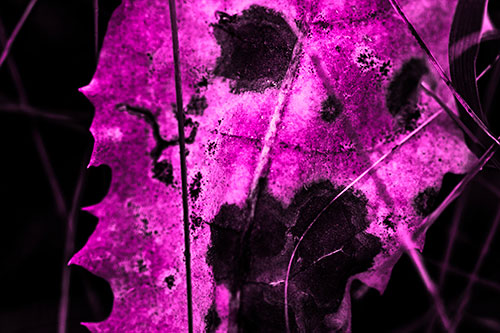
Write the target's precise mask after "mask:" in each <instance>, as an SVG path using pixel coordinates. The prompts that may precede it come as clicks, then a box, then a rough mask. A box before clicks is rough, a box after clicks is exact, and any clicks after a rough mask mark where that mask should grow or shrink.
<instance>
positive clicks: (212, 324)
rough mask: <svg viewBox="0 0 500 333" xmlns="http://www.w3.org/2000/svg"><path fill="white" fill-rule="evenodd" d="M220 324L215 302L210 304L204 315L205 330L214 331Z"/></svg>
mask: <svg viewBox="0 0 500 333" xmlns="http://www.w3.org/2000/svg"><path fill="white" fill-rule="evenodd" d="M220 324H221V320H220V317H219V314H218V313H217V309H216V308H215V304H212V306H210V308H209V309H208V312H207V314H206V315H205V332H206V333H215V332H216V330H217V328H218V327H219V325H220Z"/></svg>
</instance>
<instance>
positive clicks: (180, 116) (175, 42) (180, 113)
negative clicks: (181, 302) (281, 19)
mask: <svg viewBox="0 0 500 333" xmlns="http://www.w3.org/2000/svg"><path fill="white" fill-rule="evenodd" d="M168 7H169V10H170V24H171V28H172V47H173V53H174V70H175V97H176V101H177V124H178V128H179V152H180V155H181V156H180V159H181V179H182V208H183V213H184V248H185V249H184V256H185V257H186V290H187V310H188V331H189V333H192V332H193V299H192V290H191V252H190V250H191V249H190V247H191V244H190V239H189V207H188V188H187V168H186V153H185V150H186V144H185V139H184V109H183V105H182V86H181V72H180V65H179V36H178V34H177V15H176V12H175V0H169V1H168Z"/></svg>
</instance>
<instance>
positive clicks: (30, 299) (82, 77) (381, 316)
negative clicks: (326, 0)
mask: <svg viewBox="0 0 500 333" xmlns="http://www.w3.org/2000/svg"><path fill="white" fill-rule="evenodd" d="M96 3H97V4H98V9H97V8H96V6H95V5H96ZM119 3H120V1H119V0H106V1H97V0H72V1H67V0H66V1H64V0H39V1H34V0H1V1H0V45H1V47H0V50H1V51H3V50H4V49H5V47H6V45H8V43H7V40H8V39H9V36H11V34H12V33H13V32H14V31H16V25H17V24H18V22H19V21H20V19H21V18H22V17H23V13H25V11H26V9H27V8H31V7H30V6H31V5H34V6H33V7H32V10H31V12H30V13H29V15H28V16H26V21H25V22H24V24H23V26H22V28H21V29H20V30H19V34H18V35H17V37H16V39H15V41H14V43H12V45H11V46H12V47H11V49H10V53H9V55H8V57H7V58H6V59H5V61H4V63H3V64H1V65H0V66H1V67H0V136H1V139H0V142H1V146H2V149H1V153H2V155H1V157H0V197H1V201H0V202H1V204H0V207H1V209H2V212H1V213H2V218H1V222H0V223H1V226H2V229H1V231H0V265H1V269H0V332H7V333H10V332H57V331H58V316H61V314H60V312H59V308H60V303H61V299H63V302H64V304H65V308H66V309H67V310H68V312H67V314H64V317H67V326H66V331H67V332H88V330H87V329H86V328H85V327H83V326H81V325H80V324H79V323H80V322H82V321H85V322H89V321H101V320H104V319H105V318H106V316H107V315H109V313H110V311H111V308H112V304H113V295H112V292H111V290H110V288H109V285H108V283H107V282H106V281H105V280H103V279H100V278H98V277H96V276H94V275H92V274H90V273H89V272H87V271H85V270H84V269H82V268H80V267H77V266H70V267H69V268H66V267H67V266H66V264H65V262H67V261H68V259H69V258H70V257H71V255H72V254H73V253H75V252H76V251H78V250H79V249H80V248H81V247H82V246H83V245H84V244H85V242H86V240H87V239H88V237H89V235H90V234H91V233H92V232H93V230H94V228H95V226H96V224H97V223H98V221H97V218H95V217H94V216H92V215H90V214H88V213H86V212H82V211H80V210H79V207H82V206H87V205H90V204H94V203H97V202H99V201H100V200H101V199H102V198H103V197H104V196H105V195H106V191H107V188H108V186H109V182H110V179H111V171H110V170H109V168H107V167H105V166H102V167H99V168H91V169H88V170H87V169H86V166H87V164H88V162H89V159H90V153H91V151H92V147H93V138H92V136H91V134H90V132H89V131H88V128H89V126H90V124H91V122H92V118H93V115H94V109H93V107H92V105H91V104H90V102H89V101H88V100H87V99H86V98H85V97H84V96H83V95H82V94H81V93H79V92H78V90H77V89H78V88H80V87H82V86H84V85H86V84H87V83H88V82H89V81H90V79H91V78H92V75H93V73H94V70H95V67H96V59H97V54H98V50H99V48H100V46H101V44H102V41H103V38H104V35H105V30H106V26H107V23H108V21H109V19H110V16H111V14H112V12H113V10H114V9H115V8H116V7H117V6H118V5H119ZM488 13H489V17H490V18H491V22H492V24H493V27H494V28H498V27H500V1H497V0H495V1H490V3H489V4H488ZM96 14H98V15H97V16H98V19H97V21H96V20H95V17H96ZM478 19H480V16H477V17H476V18H474V17H472V19H470V20H471V22H472V23H471V22H468V23H467V22H465V23H464V24H465V27H467V26H468V25H474V22H477V20H478ZM467 24H468V25H467ZM465 30H467V29H465ZM96 32H97V33H96ZM8 47H9V46H8ZM499 52H500V35H499V33H498V32H497V31H493V32H491V33H490V34H488V35H487V36H484V37H483V40H482V41H481V43H480V47H479V54H478V57H477V63H476V70H477V73H481V72H482V71H483V70H484V69H485V68H487V67H488V66H489V65H490V64H493V66H491V67H490V69H489V70H488V71H487V72H486V73H485V74H484V75H483V76H482V77H481V79H480V80H478V86H479V87H478V89H479V97H480V99H479V102H480V103H481V105H482V106H483V114H481V117H482V119H483V121H485V122H486V123H487V125H488V126H489V128H490V129H491V131H492V132H494V133H496V135H497V136H498V135H499V134H500V118H499V112H498V107H499V102H500V94H499V91H498V87H499V81H500V65H498V62H497V61H496V59H497V55H498V54H499ZM465 60H467V59H465ZM0 61H1V60H0ZM462 65H463V66H465V67H464V68H465V69H460V68H462V67H463V66H462ZM467 65H468V66H469V67H467ZM460 66H462V67H460V68H459V70H458V72H457V73H456V75H455V77H454V78H453V79H454V81H457V80H460V82H462V83H463V82H465V88H464V89H465V90H467V88H468V87H469V88H470V87H471V86H470V85H471V84H472V87H474V85H473V83H471V82H469V81H470V77H467V75H466V73H467V71H468V70H470V62H469V64H468V63H467V61H464V62H463V64H462V63H461V64H460ZM462 76H463V77H462ZM473 79H474V78H473ZM467 80H469V81H467ZM474 81H475V80H474ZM457 89H458V88H457ZM469 90H470V89H469ZM464 97H467V94H466V93H465V92H464ZM462 116H463V114H462ZM462 118H463V120H464V122H465V123H466V124H467V125H470V127H471V129H472V130H473V131H474V132H476V133H477V134H478V136H479V137H480V138H481V140H484V142H485V145H486V146H489V145H490V144H491V141H487V140H486V139H485V138H483V137H481V135H480V134H479V133H480V132H478V131H477V129H473V125H472V124H471V123H470V121H468V120H467V119H468V118H467V117H462ZM468 144H470V147H471V149H472V150H473V151H474V152H475V153H476V154H478V156H479V155H481V154H482V153H484V149H483V150H482V149H481V147H478V146H477V145H474V144H473V143H471V142H468ZM497 155H498V154H497ZM494 159H496V160H498V156H495V158H494ZM498 165H499V164H498V161H496V162H495V161H493V162H490V163H488V164H487V165H486V166H485V168H484V169H483V170H482V171H481V172H480V173H479V174H478V175H477V176H476V177H475V178H474V179H473V180H472V181H471V182H470V183H469V185H468V186H467V187H466V188H465V190H464V191H463V193H462V194H461V195H460V197H459V198H458V199H457V200H455V201H454V202H453V203H452V204H451V205H450V206H448V208H447V209H446V210H445V211H444V213H443V214H442V215H441V217H440V218H439V220H438V221H436V223H435V224H434V225H433V226H432V227H431V229H430V230H429V231H428V233H427V237H426V239H427V240H426V245H425V249H424V253H423V257H424V260H425V264H426V266H427V267H428V269H429V272H430V275H431V277H432V278H433V280H434V281H436V283H438V284H439V285H440V287H441V289H440V291H441V295H442V297H443V299H444V302H445V305H446V307H447V309H449V311H450V312H451V313H453V312H454V311H456V309H457V307H458V306H459V304H460V303H461V300H462V299H463V298H464V295H463V292H464V290H465V289H466V288H467V285H468V284H470V285H471V287H469V288H470V297H469V298H468V301H467V302H466V306H465V309H464V316H463V320H462V322H461V325H460V327H459V331H460V332H500V237H499V236H498V232H497V233H496V234H497V235H495V231H496V230H495V228H496V224H495V221H497V222H498V220H499V219H500V216H499V210H500V205H499V202H500V172H499V169H498ZM463 177H464V176H463V175H453V174H447V175H446V176H445V180H444V183H443V187H442V189H441V191H440V193H439V197H438V198H437V199H436V200H435V204H436V205H437V204H438V203H440V202H442V201H443V200H444V198H445V197H446V196H447V195H448V194H449V193H450V191H451V190H452V189H453V187H454V186H455V185H456V184H457V183H458V182H459V181H460V180H461V179H463ZM68 228H69V229H68ZM490 235H491V236H490ZM488 237H489V238H488ZM485 244H486V245H488V246H487V247H485ZM482 252H483V255H481V253H482ZM478 263H479V265H478ZM475 267H476V270H477V274H471V273H472V272H473V271H474V269H475ZM68 277H70V280H67V279H68ZM65 279H66V280H65ZM63 281H66V282H67V281H70V283H69V286H70V287H69V298H68V299H65V298H64V297H61V292H62V290H64V287H63V286H64V283H63ZM470 281H473V283H472V284H471V283H470ZM66 282H65V283H66ZM352 295H353V299H354V300H353V331H354V332H367V331H370V332H441V331H443V329H442V328H441V326H440V323H439V321H438V320H437V318H436V317H435V313H436V311H435V309H434V307H433V303H432V300H431V299H430V298H429V296H428V293H427V291H426V289H425V287H424V285H423V283H422V281H421V279H420V277H419V276H418V274H417V273H416V270H415V268H414V267H413V264H412V262H411V261H410V260H409V258H408V257H407V256H403V257H402V259H401V260H400V261H399V263H398V264H397V265H396V266H395V268H394V271H393V275H392V278H391V281H390V283H389V285H388V288H387V290H386V292H385V293H384V295H379V294H378V292H376V291H373V290H364V288H363V287H362V286H360V285H355V286H354V288H353V291H352Z"/></svg>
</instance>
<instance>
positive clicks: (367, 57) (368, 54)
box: [356, 50, 379, 71]
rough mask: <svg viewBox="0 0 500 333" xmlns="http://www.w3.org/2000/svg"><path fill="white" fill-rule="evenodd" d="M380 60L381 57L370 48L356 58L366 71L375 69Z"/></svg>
mask: <svg viewBox="0 0 500 333" xmlns="http://www.w3.org/2000/svg"><path fill="white" fill-rule="evenodd" d="M378 61H379V58H378V57H377V56H376V55H375V54H374V53H373V52H372V51H370V50H365V51H364V52H362V53H360V54H359V55H358V57H357V58H356V62H357V63H358V65H359V66H360V67H361V69H362V70H364V71H368V70H370V69H373V68H374V67H375V65H376V64H377V62H378Z"/></svg>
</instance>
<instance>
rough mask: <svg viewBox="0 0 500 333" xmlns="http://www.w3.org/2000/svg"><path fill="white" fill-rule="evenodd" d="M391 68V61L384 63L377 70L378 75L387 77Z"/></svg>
mask: <svg viewBox="0 0 500 333" xmlns="http://www.w3.org/2000/svg"><path fill="white" fill-rule="evenodd" d="M391 68H392V65H391V61H390V60H387V61H384V62H383V63H382V65H380V68H379V72H380V75H382V76H387V75H388V74H389V71H390V69H391Z"/></svg>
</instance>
